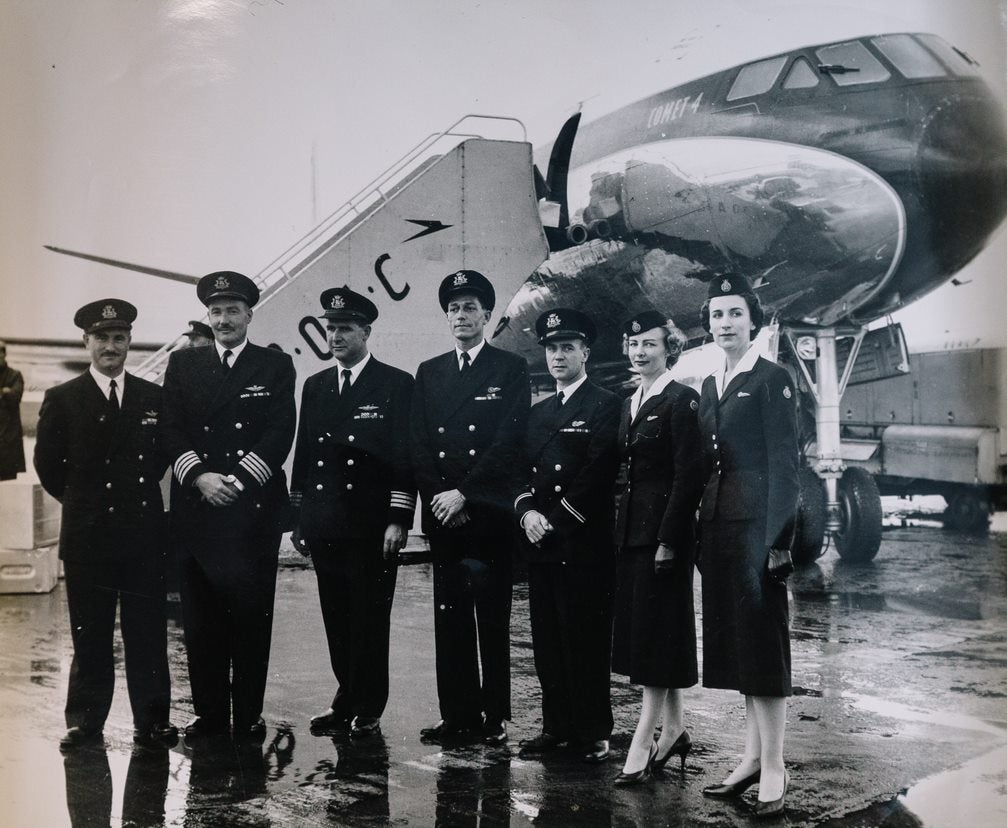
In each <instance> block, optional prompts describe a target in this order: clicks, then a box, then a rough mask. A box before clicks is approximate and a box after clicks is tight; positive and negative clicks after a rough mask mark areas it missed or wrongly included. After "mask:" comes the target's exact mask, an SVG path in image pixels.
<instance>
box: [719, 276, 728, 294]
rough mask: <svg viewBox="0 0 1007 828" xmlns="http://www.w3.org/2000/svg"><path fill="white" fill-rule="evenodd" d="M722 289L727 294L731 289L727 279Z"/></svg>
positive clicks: (721, 285) (722, 283)
mask: <svg viewBox="0 0 1007 828" xmlns="http://www.w3.org/2000/svg"><path fill="white" fill-rule="evenodd" d="M720 289H721V290H722V291H724V292H725V293H726V292H727V291H729V290H730V289H731V283H730V282H729V281H728V280H727V279H724V281H723V282H721V283H720Z"/></svg>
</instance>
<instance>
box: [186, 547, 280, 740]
mask: <svg viewBox="0 0 1007 828" xmlns="http://www.w3.org/2000/svg"><path fill="white" fill-rule="evenodd" d="M279 546H280V533H279V532H276V531H269V530H264V531H263V533H262V535H261V536H259V537H256V538H254V539H251V538H247V537H241V536H240V535H239V536H235V537H222V536H209V537H205V538H198V539H192V538H189V539H187V541H186V548H185V549H184V550H182V551H181V552H180V555H179V579H180V586H181V593H182V621H183V624H184V627H185V649H186V652H187V654H188V660H189V684H190V687H191V688H192V703H193V708H194V709H195V712H196V715H197V716H199V717H201V718H204V719H206V720H207V721H208V722H210V723H212V724H215V725H220V726H226V725H227V723H228V721H229V719H230V713H231V710H232V705H233V712H234V727H235V729H244V728H247V727H250V726H251V725H253V724H255V722H256V721H258V718H259V716H261V715H262V701H263V697H264V696H265V692H266V675H267V672H268V669H269V646H270V641H271V638H272V633H273V597H274V594H275V592H276V564H277V558H278V552H279Z"/></svg>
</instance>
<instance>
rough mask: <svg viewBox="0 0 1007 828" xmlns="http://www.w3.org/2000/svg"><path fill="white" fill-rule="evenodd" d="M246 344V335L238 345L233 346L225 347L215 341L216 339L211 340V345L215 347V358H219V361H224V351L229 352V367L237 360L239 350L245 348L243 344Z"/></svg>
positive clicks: (239, 353)
mask: <svg viewBox="0 0 1007 828" xmlns="http://www.w3.org/2000/svg"><path fill="white" fill-rule="evenodd" d="M247 344H248V337H247V336H246V337H245V338H244V339H243V340H242V341H241V344H240V345H235V346H234V347H233V348H227V347H225V346H224V345H221V344H220V343H219V342H217V340H216V339H215V340H213V345H214V347H215V348H216V349H217V359H219V360H220V361H221V362H223V361H224V351H230V352H231V367H232V368H233V367H234V363H235V362H237V361H238V357H239V356H240V355H241V352H242V351H244V350H245V346H246V345H247Z"/></svg>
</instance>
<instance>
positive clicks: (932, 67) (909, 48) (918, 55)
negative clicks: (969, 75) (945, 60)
mask: <svg viewBox="0 0 1007 828" xmlns="http://www.w3.org/2000/svg"><path fill="white" fill-rule="evenodd" d="M871 43H873V44H874V45H875V46H877V47H878V49H879V50H880V51H881V54H883V55H884V56H885V57H886V58H888V59H889V60H890V61H891V62H892V63H893V64H894V65H895V68H896V69H898V70H899V71H900V72H901V73H902V75H903V76H904V77H907V78H939V77H943V76H944V75H946V74H947V72H945V71H944V67H943V66H941V64H940V61H938V60H937V59H936V58H935V57H934V56H933V55H932V54H930V52H928V51H927V50H926V49H924V48H923V47H922V46H920V44H919V43H917V42H916V41H915V40H913V39H912V38H911V37H910V36H909V35H906V34H900V35H886V36H885V37H872V38H871Z"/></svg>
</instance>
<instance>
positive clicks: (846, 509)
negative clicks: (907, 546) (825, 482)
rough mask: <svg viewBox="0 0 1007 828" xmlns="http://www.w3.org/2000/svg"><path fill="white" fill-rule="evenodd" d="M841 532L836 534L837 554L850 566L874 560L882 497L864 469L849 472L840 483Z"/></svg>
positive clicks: (878, 545) (879, 541)
mask: <svg viewBox="0 0 1007 828" xmlns="http://www.w3.org/2000/svg"><path fill="white" fill-rule="evenodd" d="M839 507H840V510H841V512H842V528H841V529H840V530H839V531H838V532H837V533H836V536H835V537H836V551H837V552H839V557H840V558H842V559H843V560H844V561H848V562H850V563H866V562H867V561H872V560H874V556H875V555H877V554H878V548H879V547H880V546H881V493H880V492H879V491H878V484H877V483H875V482H874V478H873V477H871V475H870V474H868V473H867V472H866V471H864V470H863V469H858V468H848V469H847V470H846V471H845V472H843V476H842V478H840V480H839Z"/></svg>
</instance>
